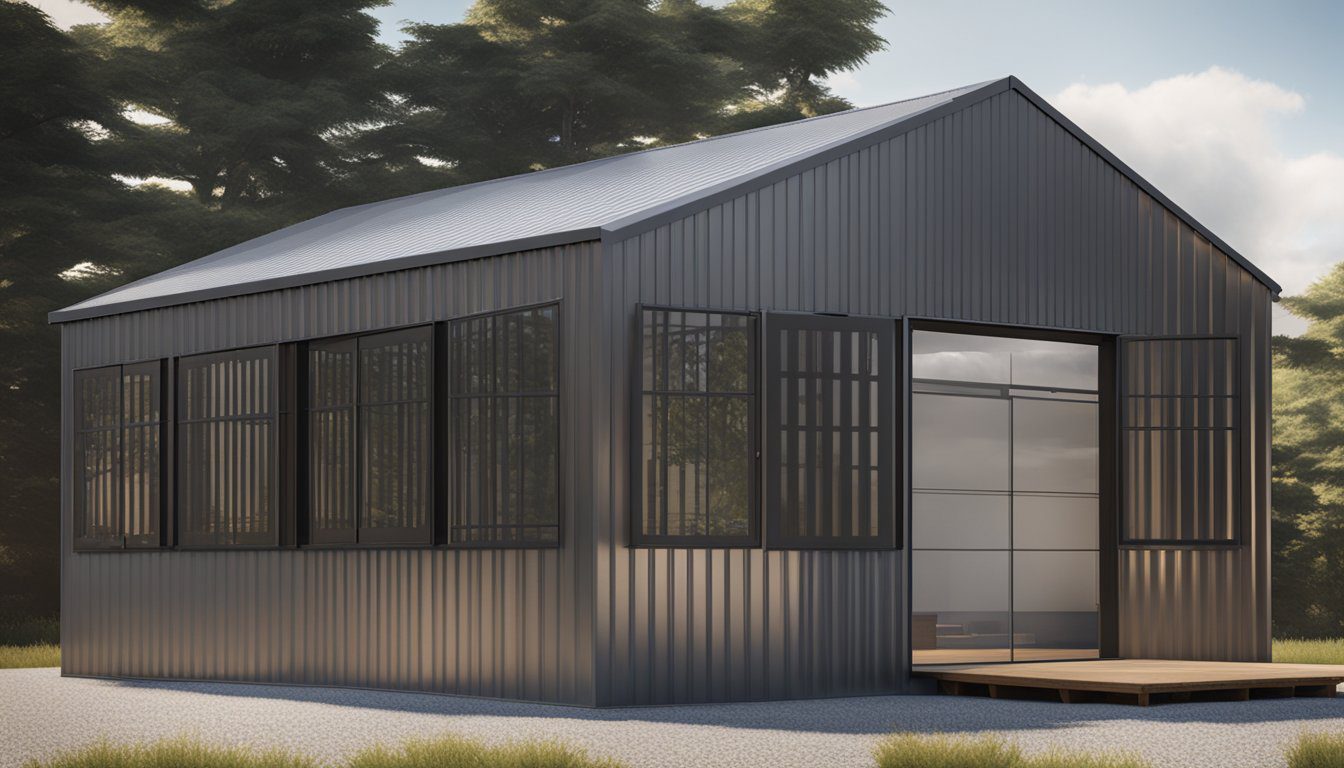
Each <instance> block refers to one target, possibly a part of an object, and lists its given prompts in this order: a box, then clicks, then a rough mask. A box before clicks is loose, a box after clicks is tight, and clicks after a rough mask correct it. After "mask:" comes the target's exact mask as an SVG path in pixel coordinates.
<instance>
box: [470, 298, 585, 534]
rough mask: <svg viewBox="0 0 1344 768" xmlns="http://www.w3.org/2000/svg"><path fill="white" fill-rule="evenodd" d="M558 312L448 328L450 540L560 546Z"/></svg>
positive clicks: (507, 315)
mask: <svg viewBox="0 0 1344 768" xmlns="http://www.w3.org/2000/svg"><path fill="white" fill-rule="evenodd" d="M558 313H559V308H558V307H557V306H555V305H547V306H540V307H531V308H527V309H522V310H516V311H512V312H504V313H498V314H491V315H483V316H479V317H470V318H464V319H461V320H456V321H454V322H453V323H452V340H451V350H452V353H451V360H450V363H449V365H450V369H451V373H450V379H451V397H452V434H453V448H454V450H453V452H452V457H451V461H452V472H453V493H452V500H451V520H450V533H451V537H450V541H451V543H454V544H459V545H470V546H553V545H556V544H558V543H559V541H560V461H559V435H560V404H559V335H558V320H559V314H558Z"/></svg>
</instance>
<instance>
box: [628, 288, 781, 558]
mask: <svg viewBox="0 0 1344 768" xmlns="http://www.w3.org/2000/svg"><path fill="white" fill-rule="evenodd" d="M639 338H640V361H641V362H640V382H641V383H640V396H639V401H638V408H639V412H638V414H637V415H636V417H635V423H636V434H635V436H634V441H633V444H634V445H635V446H636V449H637V450H638V451H639V455H638V456H637V457H636V458H635V461H634V472H635V478H634V483H633V488H634V489H635V493H637V494H638V498H636V499H635V500H634V503H633V505H632V508H633V509H634V510H635V516H634V522H633V526H632V537H631V538H632V542H633V543H635V544H637V545H655V546H656V545H690V546H754V545H755V544H756V543H757V540H758V538H759V537H758V534H757V522H756V521H757V515H756V409H755V392H756V389H755V379H756V376H755V360H756V319H755V318H754V317H752V316H751V315H747V314H737V313H730V312H694V311H683V310H675V309H657V308H650V307H644V308H641V309H640V337H639Z"/></svg>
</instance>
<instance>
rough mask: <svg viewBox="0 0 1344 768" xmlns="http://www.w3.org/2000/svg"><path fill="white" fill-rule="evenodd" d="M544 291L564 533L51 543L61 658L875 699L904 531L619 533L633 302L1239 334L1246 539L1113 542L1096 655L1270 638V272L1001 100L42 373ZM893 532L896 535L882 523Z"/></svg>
mask: <svg viewBox="0 0 1344 768" xmlns="http://www.w3.org/2000/svg"><path fill="white" fill-rule="evenodd" d="M552 298H561V299H563V301H564V305H563V310H562V316H563V327H562V341H561V343H562V344H563V345H564V357H563V365H564V369H563V380H562V386H563V393H562V409H561V413H562V429H563V430H564V432H563V440H564V444H563V451H562V466H561V473H562V477H563V482H564V499H565V546H564V548H563V549H562V550H544V551H465V552H464V551H454V550H381V551H326V552H323V551H267V552H249V553H222V552H154V553H137V554H73V553H71V552H70V539H69V536H70V532H69V514H70V485H69V481H70V457H69V456H68V454H67V455H66V456H65V457H64V459H63V462H64V463H63V477H64V480H65V482H64V484H63V487H64V489H65V490H64V491H63V497H62V505H63V510H64V514H65V521H66V522H65V532H64V536H63V552H64V554H63V557H64V566H63V574H64V579H63V586H62V588H63V621H62V632H63V639H64V641H65V660H64V664H65V670H66V671H67V672H69V673H75V674H95V675H124V676H145V677H173V678H215V679H234V680H258V681H274V682H296V683H320V684H344V685H361V686H365V685H366V686H378V687H395V688H411V689H425V690H436V691H445V692H461V693H472V694H481V695H490V696H504V697H511V698H512V697H517V698H527V699H540V700H548V701H567V702H576V703H596V704H619V703H645V702H649V703H653V702H657V703H670V702H691V701H711V700H727V699H764V698H788V697H804V696H827V695H843V694H855V693H876V692H883V691H902V690H906V686H907V685H908V675H907V673H908V659H909V651H908V648H907V643H906V636H907V628H906V626H907V621H906V598H907V590H908V586H907V580H906V574H907V569H908V561H907V559H906V557H905V554H904V553H903V552H765V551H762V550H760V549H733V550H703V549H701V550H693V549H632V548H630V547H628V546H627V543H628V541H629V532H628V513H629V509H628V507H629V498H630V488H629V477H630V474H629V467H628V466H627V465H628V461H629V438H630V424H629V418H628V414H629V406H630V397H631V386H630V384H631V379H630V371H631V362H632V361H631V360H630V359H629V358H630V354H631V349H632V342H633V339H632V331H633V327H634V325H633V324H634V309H635V305H636V303H638V302H648V303H659V304H673V305H689V306H705V307H719V308H737V309H745V310H762V309H765V310H797V311H827V312H845V313H853V314H868V315H877V316H888V317H899V316H908V317H935V318H947V319H957V320H967V321H981V322H993V323H1006V324H1016V325H1030V326H1047V327H1055V328H1067V329H1075V330H1083V331H1095V332H1103V333H1114V334H1136V335H1171V334H1228V335H1234V336H1236V337H1238V338H1239V339H1240V342H1241V346H1240V349H1241V354H1242V363H1243V366H1244V367H1243V371H1242V375H1243V377H1244V380H1243V381H1242V382H1241V385H1240V386H1239V388H1238V390H1239V392H1240V393H1241V394H1242V402H1241V409H1242V412H1241V417H1242V418H1241V423H1242V425H1243V429H1242V440H1243V448H1244V450H1243V452H1242V455H1243V457H1244V458H1245V461H1246V463H1247V466H1246V467H1245V469H1246V471H1245V472H1244V473H1243V479H1242V482H1243V489H1242V490H1243V494H1242V497H1243V499H1244V509H1243V513H1244V515H1245V519H1244V522H1243V525H1242V531H1243V532H1244V536H1245V539H1244V543H1243V544H1242V545H1241V546H1236V547H1225V548H1220V549H1203V550H1190V549H1173V548H1166V549H1162V548H1152V549H1132V550H1125V551H1122V552H1121V553H1120V557H1119V563H1118V566H1117V567H1118V569H1119V573H1118V574H1117V580H1118V584H1119V589H1120V602H1119V607H1118V618H1119V624H1120V627H1119V635H1120V637H1119V641H1120V653H1121V654H1122V655H1125V656H1130V657H1153V656H1158V657H1161V656H1167V657H1188V658H1222V659H1246V660H1250V659H1259V660H1262V659H1267V658H1268V655H1269V579H1268V576H1269V573H1268V541H1267V536H1268V529H1269V524H1268V519H1269V514H1268V501H1269V489H1268V477H1269V465H1268V462H1269V433H1268V426H1269V413H1268V395H1269V304H1270V295H1269V290H1268V289H1267V288H1266V287H1265V286H1264V284H1262V283H1260V282H1258V281H1257V280H1256V279H1255V278H1254V277H1253V276H1252V275H1251V274H1250V273H1248V272H1246V271H1244V270H1243V269H1241V268H1240V267H1239V266H1237V265H1236V264H1235V263H1234V262H1233V261H1232V259H1230V258H1229V257H1228V256H1226V255H1225V254H1223V253H1221V252H1219V251H1218V250H1217V249H1216V248H1215V247H1213V246H1212V245H1210V244H1209V243H1208V242H1207V241H1205V240H1204V239H1202V238H1201V237H1200V236H1198V235H1197V234H1196V233H1195V232H1194V231H1193V230H1192V229H1191V228H1190V227H1189V225H1187V224H1185V223H1183V222H1182V221H1181V220H1180V219H1179V218H1178V217H1176V216H1175V215H1173V214H1172V213H1171V212H1169V211H1167V210H1165V209H1164V208H1163V207H1162V206H1161V205H1160V204H1159V203H1157V202H1156V201H1155V200H1154V199H1153V198H1151V197H1149V196H1148V195H1147V194H1146V193H1145V192H1144V191H1143V190H1142V189H1141V188H1140V187H1139V186H1137V185H1136V184H1135V182H1133V181H1131V180H1130V179H1129V178H1128V177H1126V176H1124V175H1123V174H1121V173H1119V172H1117V171H1116V170H1115V169H1114V168H1112V167H1111V166H1109V165H1107V164H1106V163H1105V162H1104V161H1103V160H1102V159H1101V158H1100V157H1099V156H1097V155H1096V154H1095V153H1093V152H1092V151H1091V150H1090V149H1088V148H1087V147H1086V146H1085V145H1084V144H1082V143H1081V142H1080V141H1079V140H1078V139H1077V138H1075V137H1074V136H1073V135H1072V134H1070V133H1068V132H1067V131H1066V130H1064V129H1063V128H1061V127H1060V126H1059V125H1058V124H1056V123H1055V122H1053V121H1052V120H1051V119H1050V118H1049V117H1048V116H1047V115H1046V114H1044V113H1043V112H1041V111H1040V110H1038V109H1037V108H1036V107H1035V106H1034V105H1033V104H1032V103H1031V102H1030V101H1028V100H1027V99H1026V98H1025V97H1023V96H1022V95H1020V94H1019V93H1017V92H1015V91H1007V92H1004V93H1002V94H1000V95H997V96H994V97H991V98H989V99H987V100H984V101H982V102H979V103H977V104H975V105H974V106H972V107H970V108H967V109H966V110H963V111H960V112H957V113H954V114H951V115H949V116H947V117H944V118H941V119H938V120H936V121H933V122H930V123H928V124H927V125H924V126H922V127H919V128H916V129H914V130H912V131H911V132H909V133H907V134H904V135H901V136H898V137H895V138H892V139H889V140H886V141H883V142H881V143H878V144H875V145H873V146H871V147H869V148H867V149H863V150H861V151H857V152H854V153H852V154H849V155H845V156H842V157H840V158H838V159H836V160H833V161H829V162H826V163H825V164H823V165H820V166H819V167H816V168H814V169H811V170H807V171H805V172H802V173H799V174H797V175H794V176H791V177H788V178H785V179H783V180H780V181H778V182H777V183H772V184H770V185H769V186H766V187H763V188H761V189H758V190H755V191H752V192H750V193H747V194H744V195H741V196H739V197H736V198H733V199H730V200H728V201H726V202H723V203H722V204H716V205H714V206H712V207H707V209H706V210H703V211H700V212H698V213H695V214H694V215H690V216H687V217H685V218H683V219H679V220H676V221H673V222H671V223H668V224H665V225H662V226H659V227H657V228H656V229H654V230H652V231H649V232H647V233H645V234H642V235H640V236H638V237H634V238H631V239H628V240H624V241H621V242H617V243H611V244H608V245H606V246H603V247H599V246H598V245H596V244H593V243H588V244H583V245H579V246H572V247H566V248H555V249H542V250H537V251H529V252H526V253H523V254H516V255H510V256H503V257H492V258H488V259H480V260H476V261H468V262H459V263H455V264H449V265H441V266H435V267H425V268H417V269H413V270H406V271H402V272H397V273H392V274H386V275H379V276H374V277H367V278H358V279H349V280H342V281H338V282H331V283H324V284H321V285H316V286H311V287H306V288H296V289H288V290H283V291H275V292H269V293H264V294H258V295H253V296H247V297H240V298H233V299H221V300H217V301H211V302H206V303H201V304H192V305H187V306H183V307H177V308H170V309H160V310H152V311H146V312H137V313H131V314H126V315H119V316H112V317H107V318H102V319H98V320H90V321H82V322H76V323H71V324H67V325H66V326H64V329H63V334H64V335H63V339H64V345H63V361H64V366H65V370H66V372H67V375H66V376H65V379H64V381H65V383H64V387H65V391H64V393H63V394H64V397H65V402H66V403H67V406H66V414H65V417H64V418H65V424H64V430H65V432H64V434H65V438H66V439H67V440H68V439H69V436H70V435H69V430H70V416H69V413H68V409H69V403H70V399H69V396H70V389H69V388H70V381H71V376H70V375H69V371H70V370H71V369H72V368H74V367H84V366H91V365H98V364H103V363H111V362H120V361H130V360H139V359H145V358H152V357H158V356H163V355H177V354H190V353H195V352H206V351H211V350H215V349H223V348H229V347H238V346H245V345H249V344H258V343H266V342H273V341H277V340H292V339H299V338H305V337H317V336H324V335H330V334H337V333H344V332H349V331H354V330H364V329H376V328H384V327H393V326H397V325H404V324H409V323H413V322H419V321H423V320H428V319H444V318H449V317H453V316H458V315H461V314H465V313H468V312H474V311H479V310H484V309H493V308H502V307H507V306H511V305H518V304H525V303H530V302H535V301H543V300H547V299H552ZM905 540H906V541H907V542H908V541H909V538H908V531H907V536H906V537H905Z"/></svg>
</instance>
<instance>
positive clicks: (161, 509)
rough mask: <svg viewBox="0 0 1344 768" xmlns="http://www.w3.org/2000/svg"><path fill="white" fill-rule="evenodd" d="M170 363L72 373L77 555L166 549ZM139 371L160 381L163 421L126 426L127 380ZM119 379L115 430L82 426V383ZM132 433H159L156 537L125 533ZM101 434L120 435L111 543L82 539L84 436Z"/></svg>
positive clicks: (144, 362) (121, 365) (73, 510)
mask: <svg viewBox="0 0 1344 768" xmlns="http://www.w3.org/2000/svg"><path fill="white" fill-rule="evenodd" d="M167 363H168V360H167V359H166V358H151V359H148V360H139V361H135V362H127V363H115V364H112V365H99V366H90V367H86V368H76V369H74V370H72V371H71V373H72V390H73V396H72V401H73V402H72V404H71V409H72V414H71V415H72V419H71V421H72V425H71V426H72V433H71V453H72V454H73V456H72V466H71V474H72V485H73V489H72V493H71V499H70V503H71V513H72V514H71V521H72V525H71V539H72V541H71V544H72V549H73V551H75V552H136V551H142V552H143V551H155V550H160V549H163V548H165V546H166V545H167V542H168V541H169V535H170V523H169V520H170V518H171V514H170V509H171V507H172V504H171V502H170V497H171V495H172V494H171V493H170V492H169V490H170V488H171V485H170V478H171V469H170V465H171V462H170V461H168V460H167V459H168V456H169V455H170V454H169V453H168V451H169V444H170V440H169V435H170V434H171V432H172V431H173V430H171V429H166V427H168V426H169V425H170V424H171V423H172V422H171V411H170V410H169V408H170V406H169V403H170V400H171V398H169V397H168V396H167V394H168V391H169V389H168V386H169V381H168V368H169V366H168V365H167ZM136 369H147V370H148V371H151V372H152V373H153V375H154V377H155V379H154V388H153V390H152V391H153V396H154V399H155V401H156V403H155V405H156V411H157V413H158V418H157V419H155V420H151V421H136V422H127V421H126V413H125V407H126V402H125V377H126V375H127V374H128V373H134V372H135V371H136ZM109 374H111V375H114V376H115V378H116V391H117V393H116V404H117V419H116V424H115V425H114V426H108V427H98V428H95V429H85V428H83V427H82V422H83V414H84V409H83V400H82V398H81V396H80V382H81V381H82V380H84V379H85V378H87V377H90V376H99V375H109ZM130 427H156V428H157V430H158V435H157V441H158V450H157V451H156V454H157V455H156V477H155V479H154V483H153V493H154V498H153V499H152V500H151V503H152V504H154V505H155V506H156V507H157V509H156V510H155V513H154V514H153V516H152V517H153V519H154V523H155V532H154V533H151V534H142V535H135V536H133V535H130V534H127V533H126V530H125V527H126V510H125V501H126V494H125V480H126V478H125V477H124V475H123V473H122V469H123V467H124V450H125V432H126V430H127V428H130ZM96 432H111V433H113V434H114V435H115V443H116V447H115V448H114V449H113V454H114V458H113V461H114V466H115V469H114V470H113V473H114V475H115V483H116V491H115V493H114V494H113V501H114V504H115V511H114V516H115V518H116V521H117V526H118V528H119V530H118V532H117V533H116V534H115V536H114V537H109V538H91V537H86V536H82V535H81V532H82V531H83V528H84V516H85V514H86V509H85V505H84V504H83V503H82V499H83V496H82V490H81V489H82V486H83V483H82V478H83V471H82V470H81V466H82V464H83V454H82V451H81V450H80V448H81V446H82V445H83V436H84V435H87V434H92V433H96Z"/></svg>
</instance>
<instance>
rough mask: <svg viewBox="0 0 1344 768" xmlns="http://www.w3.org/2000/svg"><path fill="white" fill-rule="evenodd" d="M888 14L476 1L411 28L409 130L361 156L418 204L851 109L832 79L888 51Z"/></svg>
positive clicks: (777, 2) (780, 4) (401, 124)
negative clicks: (501, 181) (460, 13)
mask: <svg viewBox="0 0 1344 768" xmlns="http://www.w3.org/2000/svg"><path fill="white" fill-rule="evenodd" d="M883 13H885V8H884V7H883V6H882V5H881V4H880V3H879V2H876V0H845V1H844V2H841V3H836V4H829V3H823V4H814V3H810V2H800V1H799V0H737V2H734V3H732V4H730V5H728V6H727V7H725V8H722V9H720V8H715V7H712V6H708V5H703V4H701V3H700V2H697V1H696V0H663V1H662V2H658V3H654V2H651V0H645V1H643V2H639V1H632V0H562V1H561V2H556V1H555V0H478V1H477V2H476V3H475V4H474V5H473V6H472V8H471V10H470V11H469V12H468V14H467V17H466V19H465V21H463V22H462V23H460V24H443V25H433V24H416V25H412V26H410V27H408V28H407V32H409V33H410V35H411V40H410V41H409V42H408V43H406V45H405V46H404V47H403V49H402V50H401V52H400V53H399V55H398V56H397V58H396V61H395V62H394V63H393V64H392V65H391V66H390V67H389V69H388V82H389V83H390V87H391V88H392V89H393V90H394V91H395V93H396V94H397V98H398V104H399V108H400V112H399V116H398V118H397V119H396V120H394V121H391V122H390V123H389V124H387V125H385V126H383V127H381V128H379V129H378V130H376V131H373V132H371V133H369V134H368V135H366V136H363V137H361V139H360V140H359V142H358V145H359V147H360V152H361V154H362V156H363V157H364V159H365V162H366V163H367V164H368V165H369V166H370V167H380V168H382V169H383V173H385V174H386V175H388V176H392V177H397V178H399V179H400V180H401V181H402V182H408V181H409V182H410V183H406V184H402V185H398V186H397V188H398V191H401V192H407V191H418V190H419V189H428V188H432V187H435V186H445V185H446V184H450V183H451V184H457V183H464V182H472V181H480V180H482V179H490V178H497V177H499V176H505V175H510V174H516V173H523V172H526V171H528V170H536V169H540V168H550V167H554V166H557V165H564V164H567V163H573V162H579V161H582V160H589V159H593V158H598V157H606V156H608V155H614V154H619V153H621V152H628V151H631V150H636V149H643V148H645V147H648V146H656V145H660V144H671V143H677V142H682V141H688V140H691V139H696V138H701V137H705V136H711V135H715V134H720V133H725V132H729V131H734V130H740V129H743V128H752V127H757V126H761V125H770V124H774V123H779V122H783V121H786V120H795V119H798V118H800V117H807V116H811V115H815V114H821V113H824V112H833V111H836V110H839V109H845V108H848V107H849V106H850V105H849V104H848V102H846V101H844V100H843V99H840V98H838V97H836V96H835V95H834V94H832V93H831V92H830V91H829V90H828V89H827V88H826V86H825V85H824V83H823V82H822V80H823V79H824V78H825V77H826V76H828V75H830V74H833V73H835V72H838V71H843V70H847V69H852V68H854V67H856V66H858V65H859V64H861V63H862V62H863V61H864V60H865V59H866V58H867V56H868V55H869V54H871V53H872V52H874V51H876V50H878V49H880V48H881V47H882V45H883V44H884V41H883V40H882V38H881V37H880V36H879V35H878V34H877V33H876V32H874V31H873V30H872V29H871V25H872V24H873V23H874V22H875V21H876V20H877V19H878V18H880V17H881V16H882V14H883ZM394 183H395V182H394Z"/></svg>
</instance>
